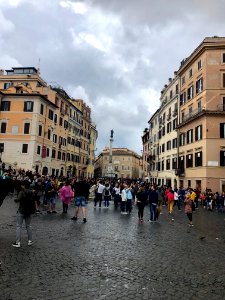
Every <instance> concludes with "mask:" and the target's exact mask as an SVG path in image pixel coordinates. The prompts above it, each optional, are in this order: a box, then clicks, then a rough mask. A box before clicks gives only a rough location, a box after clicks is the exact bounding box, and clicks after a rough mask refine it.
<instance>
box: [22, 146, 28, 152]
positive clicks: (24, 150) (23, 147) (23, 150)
mask: <svg viewBox="0 0 225 300" xmlns="http://www.w3.org/2000/svg"><path fill="white" fill-rule="evenodd" d="M22 153H28V144H23V145H22Z"/></svg>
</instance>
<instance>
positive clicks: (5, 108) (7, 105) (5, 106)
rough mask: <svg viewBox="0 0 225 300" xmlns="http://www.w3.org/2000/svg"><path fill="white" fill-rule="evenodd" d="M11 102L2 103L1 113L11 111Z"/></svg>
mask: <svg viewBox="0 0 225 300" xmlns="http://www.w3.org/2000/svg"><path fill="white" fill-rule="evenodd" d="M10 104H11V102H10V101H2V102H1V111H10Z"/></svg>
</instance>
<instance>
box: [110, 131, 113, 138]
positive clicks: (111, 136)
mask: <svg viewBox="0 0 225 300" xmlns="http://www.w3.org/2000/svg"><path fill="white" fill-rule="evenodd" d="M113 133H114V131H113V129H112V130H111V135H110V138H111V139H113Z"/></svg>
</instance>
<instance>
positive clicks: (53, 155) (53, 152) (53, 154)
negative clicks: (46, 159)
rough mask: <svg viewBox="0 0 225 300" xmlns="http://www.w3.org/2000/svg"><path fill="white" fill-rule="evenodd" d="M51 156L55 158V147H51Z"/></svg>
mask: <svg viewBox="0 0 225 300" xmlns="http://www.w3.org/2000/svg"><path fill="white" fill-rule="evenodd" d="M52 158H55V149H52Z"/></svg>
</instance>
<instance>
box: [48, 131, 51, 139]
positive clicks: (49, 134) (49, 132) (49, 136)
mask: <svg viewBox="0 0 225 300" xmlns="http://www.w3.org/2000/svg"><path fill="white" fill-rule="evenodd" d="M48 139H49V140H50V139H51V129H48Z"/></svg>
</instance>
